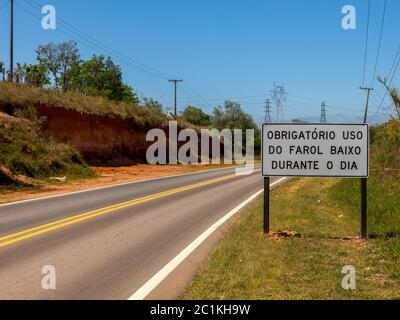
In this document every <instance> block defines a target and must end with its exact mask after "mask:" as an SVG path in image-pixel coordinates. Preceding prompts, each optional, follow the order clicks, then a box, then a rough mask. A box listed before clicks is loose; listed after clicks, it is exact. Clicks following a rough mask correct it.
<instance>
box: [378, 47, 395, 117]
mask: <svg viewBox="0 0 400 320" xmlns="http://www.w3.org/2000/svg"><path fill="white" fill-rule="evenodd" d="M396 60H397V63H396ZM399 65H400V45H399V48H398V49H397V52H396V55H395V57H394V60H393V64H392V67H391V68H390V72H389V75H388V78H390V81H389V84H388V87H389V88H390V87H391V85H392V82H393V79H394V76H395V75H396V72H397V69H398V68H399ZM387 95H388V91H387V90H385V94H384V96H383V98H382V100H381V103H380V104H379V107H378V109H377V110H376V112H375V114H374V116H373V117H372V118H371V122H372V121H374V119H375V118H376V116H377V115H378V114H379V111H380V110H381V108H382V106H383V103H384V101H385V99H386V97H387Z"/></svg>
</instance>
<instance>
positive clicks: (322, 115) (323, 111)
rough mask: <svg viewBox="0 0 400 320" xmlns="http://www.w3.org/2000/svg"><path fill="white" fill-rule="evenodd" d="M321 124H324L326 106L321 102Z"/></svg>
mask: <svg viewBox="0 0 400 320" xmlns="http://www.w3.org/2000/svg"><path fill="white" fill-rule="evenodd" d="M321 123H326V104H325V102H322V104H321Z"/></svg>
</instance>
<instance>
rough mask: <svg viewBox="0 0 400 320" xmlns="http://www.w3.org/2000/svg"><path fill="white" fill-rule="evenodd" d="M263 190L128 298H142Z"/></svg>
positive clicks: (232, 212) (209, 230) (189, 246)
mask: <svg viewBox="0 0 400 320" xmlns="http://www.w3.org/2000/svg"><path fill="white" fill-rule="evenodd" d="M286 179H287V178H286V177H285V178H281V179H279V180H278V181H275V182H273V183H271V187H273V186H275V185H277V184H278V183H281V182H282V181H284V180H286ZM263 192H264V189H262V190H260V191H258V192H257V193H255V194H254V195H252V196H251V197H250V198H248V199H247V200H246V201H244V202H242V203H241V204H240V205H239V206H237V207H236V208H235V209H233V210H232V211H230V212H229V213H228V214H226V215H225V216H224V217H222V218H221V219H220V220H218V221H217V222H216V223H214V224H213V225H212V226H211V227H210V228H208V229H207V230H206V231H205V232H204V233H203V234H201V235H200V236H199V237H198V238H197V239H196V240H194V241H193V242H192V243H191V244H189V245H188V246H187V247H186V248H185V249H183V251H181V253H179V254H178V255H177V256H176V257H175V258H174V259H172V260H171V261H170V262H169V263H168V264H167V265H166V266H164V267H163V268H162V269H161V270H160V271H159V272H157V273H156V274H155V275H154V276H153V277H152V278H151V279H150V280H149V281H147V282H146V283H145V284H144V285H143V286H142V287H141V288H140V289H139V290H137V291H136V292H135V293H134V294H133V295H132V296H131V297H130V298H129V299H128V300H144V299H145V298H146V297H147V296H148V295H149V294H150V293H151V292H152V291H153V290H154V289H155V288H156V287H157V286H158V285H159V284H160V283H161V282H162V281H163V280H164V279H165V278H166V277H167V276H168V275H169V274H170V273H171V272H172V271H174V270H175V268H176V267H178V266H179V265H180V264H181V263H182V262H183V261H184V260H185V259H186V258H187V257H188V256H189V255H190V254H192V253H193V251H194V250H196V249H197V248H198V247H199V246H200V245H201V244H202V243H203V242H204V241H205V240H206V239H207V238H208V237H209V236H210V235H211V234H212V233H213V232H214V231H216V230H217V229H218V228H219V227H220V226H222V225H223V224H224V223H225V222H226V221H228V220H229V219H230V218H232V217H233V216H234V215H236V214H237V213H238V212H239V211H240V210H241V209H243V208H244V207H245V206H246V205H248V204H249V203H250V202H252V201H253V200H254V199H256V198H257V197H258V196H259V195H260V194H262V193H263Z"/></svg>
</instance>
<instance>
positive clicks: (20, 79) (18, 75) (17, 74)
mask: <svg viewBox="0 0 400 320" xmlns="http://www.w3.org/2000/svg"><path fill="white" fill-rule="evenodd" d="M25 76H26V71H25V65H22V64H21V63H19V62H17V67H16V68H15V71H14V79H15V82H16V83H25Z"/></svg>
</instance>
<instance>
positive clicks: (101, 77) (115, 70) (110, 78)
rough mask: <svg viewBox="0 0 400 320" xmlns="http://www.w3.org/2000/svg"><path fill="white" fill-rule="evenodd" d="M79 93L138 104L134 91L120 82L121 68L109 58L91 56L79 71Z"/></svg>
mask: <svg viewBox="0 0 400 320" xmlns="http://www.w3.org/2000/svg"><path fill="white" fill-rule="evenodd" d="M80 85H81V91H82V92H83V93H85V94H88V95H101V96H104V97H107V98H109V99H111V100H116V101H129V102H133V103H138V102H139V99H138V97H137V95H136V93H135V92H134V90H133V89H132V88H131V87H130V86H128V85H127V84H125V83H124V82H123V81H122V72H121V68H120V67H119V66H118V65H116V64H114V62H113V61H112V59H111V58H110V57H108V58H105V57H104V56H103V55H99V56H97V55H93V57H92V59H90V60H88V61H85V62H83V63H82V65H81V70H80Z"/></svg>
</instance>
